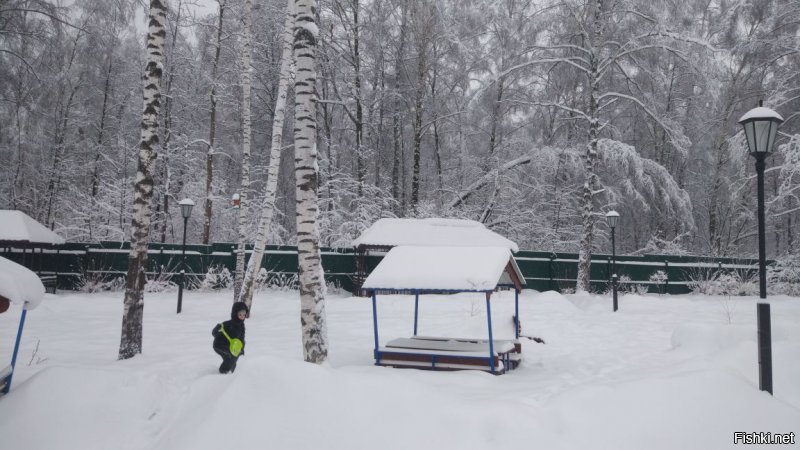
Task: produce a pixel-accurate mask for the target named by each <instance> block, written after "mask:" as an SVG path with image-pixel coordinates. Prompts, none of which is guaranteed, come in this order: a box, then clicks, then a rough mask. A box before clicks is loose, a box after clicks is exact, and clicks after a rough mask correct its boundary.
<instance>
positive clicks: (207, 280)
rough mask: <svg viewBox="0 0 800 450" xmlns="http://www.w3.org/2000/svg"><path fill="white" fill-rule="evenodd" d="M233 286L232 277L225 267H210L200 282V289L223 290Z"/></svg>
mask: <svg viewBox="0 0 800 450" xmlns="http://www.w3.org/2000/svg"><path fill="white" fill-rule="evenodd" d="M231 286H233V275H231V272H230V270H228V268H227V267H225V266H211V267H209V268H208V271H207V272H206V274H205V276H203V279H202V280H201V281H200V285H199V288H200V289H207V290H208V289H225V288H229V287H231Z"/></svg>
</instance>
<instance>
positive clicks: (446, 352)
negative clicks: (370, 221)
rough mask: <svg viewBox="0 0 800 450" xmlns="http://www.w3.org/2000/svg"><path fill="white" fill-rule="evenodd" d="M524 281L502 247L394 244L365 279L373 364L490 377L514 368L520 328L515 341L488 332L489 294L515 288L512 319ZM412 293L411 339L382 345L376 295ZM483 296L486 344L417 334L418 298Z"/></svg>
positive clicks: (518, 349)
mask: <svg viewBox="0 0 800 450" xmlns="http://www.w3.org/2000/svg"><path fill="white" fill-rule="evenodd" d="M524 284H525V280H524V278H523V277H522V274H521V273H520V271H519V267H518V266H517V264H516V261H514V257H513V255H512V254H511V250H510V249H508V248H505V247H450V246H448V247H441V246H436V247H418V246H398V247H394V248H392V249H391V250H389V252H388V253H387V254H386V256H385V257H384V258H383V260H382V261H381V262H380V264H378V266H377V267H376V268H375V270H373V272H372V273H371V274H370V275H369V277H368V278H367V279H366V280H365V281H364V285H363V289H364V290H365V291H368V292H369V293H370V294H371V296H372V320H373V332H374V343H375V348H374V356H375V364H376V365H386V366H393V367H417V368H425V369H434V370H437V369H445V370H459V369H478V370H487V369H488V371H489V372H491V373H493V374H501V373H505V372H506V371H507V370H511V369H513V368H516V366H517V365H518V364H519V361H520V360H521V358H522V353H521V350H522V349H521V345H520V342H519V327H515V335H514V336H515V340H514V341H496V340H495V339H494V336H493V333H492V310H491V302H490V299H491V295H492V293H493V292H494V291H496V290H498V289H499V288H503V287H507V288H513V289H514V311H515V316H514V317H515V321H517V320H518V317H519V293H520V291H521V290H522V287H523V286H524ZM397 291H406V292H414V294H415V296H414V335H413V336H412V337H411V338H407V339H406V338H400V339H394V340H392V341H389V342H387V343H386V345H385V346H383V347H381V346H380V339H379V333H378V312H377V296H378V294H379V293H386V292H397ZM459 292H482V293H484V294H485V296H486V316H487V323H488V340H484V339H472V338H433V337H422V336H418V335H417V323H418V317H419V295H420V294H452V293H459Z"/></svg>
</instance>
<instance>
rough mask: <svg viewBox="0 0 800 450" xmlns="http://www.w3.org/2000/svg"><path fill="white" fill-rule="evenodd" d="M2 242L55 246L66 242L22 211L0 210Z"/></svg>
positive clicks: (0, 237) (0, 238) (0, 235)
mask: <svg viewBox="0 0 800 450" xmlns="http://www.w3.org/2000/svg"><path fill="white" fill-rule="evenodd" d="M0 242H19V243H21V244H28V243H31V244H54V245H55V244H63V243H64V242H65V241H64V238H62V237H61V236H59V235H57V234H55V233H54V232H52V231H50V230H49V229H48V228H47V227H45V226H44V225H42V224H41V223H39V222H37V221H35V220H33V219H32V218H31V217H30V216H28V215H27V214H25V213H24V212H22V211H16V210H11V209H0Z"/></svg>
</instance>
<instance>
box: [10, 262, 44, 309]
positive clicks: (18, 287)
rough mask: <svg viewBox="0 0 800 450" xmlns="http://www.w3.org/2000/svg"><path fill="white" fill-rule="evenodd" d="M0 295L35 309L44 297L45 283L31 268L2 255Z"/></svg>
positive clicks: (27, 307)
mask: <svg viewBox="0 0 800 450" xmlns="http://www.w3.org/2000/svg"><path fill="white" fill-rule="evenodd" d="M0 296H2V297H5V298H7V299H8V300H10V301H11V303H17V304H21V305H24V306H25V309H34V308H36V307H37V306H39V303H40V302H41V301H42V298H43V297H44V285H42V281H41V280H40V279H39V277H38V276H37V275H36V274H35V273H33V272H31V271H30V270H29V269H27V268H25V267H23V266H21V265H19V264H17V263H15V262H13V261H9V260H8V259H5V258H3V257H1V256H0Z"/></svg>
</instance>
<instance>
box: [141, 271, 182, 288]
mask: <svg viewBox="0 0 800 450" xmlns="http://www.w3.org/2000/svg"><path fill="white" fill-rule="evenodd" d="M172 276H173V275H172V274H171V273H167V272H160V273H159V274H158V275H156V276H155V277H153V278H149V279H148V280H147V282H146V283H145V284H144V291H145V292H164V291H171V290H173V289H177V288H178V285H177V284H175V282H174V281H173V280H172Z"/></svg>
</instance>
